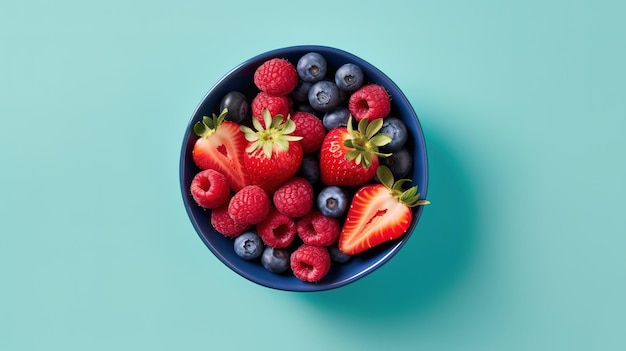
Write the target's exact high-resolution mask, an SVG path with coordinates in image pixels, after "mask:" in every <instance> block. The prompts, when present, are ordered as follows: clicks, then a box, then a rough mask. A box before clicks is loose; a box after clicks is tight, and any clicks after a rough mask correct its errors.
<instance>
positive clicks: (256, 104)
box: [250, 91, 291, 127]
mask: <svg viewBox="0 0 626 351" xmlns="http://www.w3.org/2000/svg"><path fill="white" fill-rule="evenodd" d="M250 106H251V107H252V117H254V118H256V119H257V120H258V121H259V122H261V125H263V126H264V127H265V123H264V122H263V109H268V110H269V111H270V114H271V115H272V117H274V116H276V115H283V117H287V115H288V114H289V112H291V100H290V99H289V97H287V96H284V95H271V94H268V93H266V92H263V91H261V92H259V93H258V94H257V95H256V96H255V97H254V99H252V103H251V104H250Z"/></svg>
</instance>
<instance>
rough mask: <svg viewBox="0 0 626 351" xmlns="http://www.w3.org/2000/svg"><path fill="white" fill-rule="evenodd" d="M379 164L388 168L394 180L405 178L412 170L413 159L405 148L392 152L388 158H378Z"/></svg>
mask: <svg viewBox="0 0 626 351" xmlns="http://www.w3.org/2000/svg"><path fill="white" fill-rule="evenodd" d="M379 160H380V164H381V165H385V166H387V167H389V170H391V173H392V174H393V177H394V179H400V178H404V177H406V176H407V175H408V174H409V172H411V168H413V157H411V153H409V151H408V150H407V149H406V148H402V149H400V150H397V151H394V152H393V153H392V154H391V156H389V157H381V158H379Z"/></svg>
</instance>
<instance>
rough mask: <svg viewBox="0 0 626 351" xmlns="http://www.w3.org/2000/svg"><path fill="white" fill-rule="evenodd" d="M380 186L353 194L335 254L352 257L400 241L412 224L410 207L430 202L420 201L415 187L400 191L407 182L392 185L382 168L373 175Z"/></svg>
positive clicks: (367, 187)
mask: <svg viewBox="0 0 626 351" xmlns="http://www.w3.org/2000/svg"><path fill="white" fill-rule="evenodd" d="M377 176H378V179H379V180H380V181H381V182H382V184H379V183H377V184H368V185H365V186H363V187H361V188H360V189H359V190H357V192H356V194H355V195H354V197H353V198H352V204H351V205H350V209H349V210H348V215H347V217H346V221H345V223H344V226H343V228H342V230H341V233H340V234H339V244H338V245H339V250H341V251H342V252H343V253H345V254H348V255H355V254H358V253H360V252H363V251H365V250H367V249H369V248H372V247H374V246H377V245H380V244H382V243H384V242H387V241H390V240H395V239H397V238H399V237H401V236H402V235H403V234H404V233H406V231H407V230H408V228H409V226H410V225H411V221H412V220H413V212H412V211H411V207H414V206H419V205H426V204H429V203H430V202H429V201H427V200H420V194H419V193H418V192H417V186H414V187H411V188H409V189H408V190H403V189H402V185H403V184H404V183H406V182H409V181H410V180H409V179H400V180H399V181H397V182H395V183H394V180H393V175H392V174H391V171H390V170H389V168H387V167H386V166H380V167H379V168H378V172H377Z"/></svg>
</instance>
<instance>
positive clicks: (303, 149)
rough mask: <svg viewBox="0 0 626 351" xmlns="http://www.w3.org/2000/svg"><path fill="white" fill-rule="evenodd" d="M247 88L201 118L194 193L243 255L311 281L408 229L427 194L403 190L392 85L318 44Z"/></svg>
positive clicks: (405, 159)
mask: <svg viewBox="0 0 626 351" xmlns="http://www.w3.org/2000/svg"><path fill="white" fill-rule="evenodd" d="M250 84H251V85H254V87H255V88H256V95H254V96H246V95H244V94H243V93H242V92H239V91H231V92H229V93H227V94H225V95H224V96H223V98H222V99H221V102H220V111H221V113H220V114H219V115H216V114H213V116H211V117H210V116H205V117H203V119H202V120H201V121H198V122H197V123H196V124H195V125H194V128H193V130H194V133H195V134H196V135H197V136H198V139H197V140H196V142H195V144H194V148H193V151H192V158H193V160H194V162H195V164H196V165H197V166H198V168H199V171H198V173H197V174H196V176H195V177H194V179H193V181H192V183H191V187H190V189H189V191H190V193H191V195H192V197H193V199H194V200H195V202H196V203H197V205H198V206H200V207H202V208H205V209H208V210H210V214H209V212H208V215H207V220H210V222H211V225H212V226H213V228H214V229H215V230H216V231H217V232H218V233H220V234H222V235H224V236H226V237H229V238H232V239H233V250H234V252H235V253H236V254H237V255H238V256H240V257H241V259H243V260H248V261H256V262H258V263H259V264H261V265H262V266H263V267H265V268H266V269H267V270H268V271H270V272H273V273H276V274H288V273H287V272H290V273H289V274H293V275H294V276H295V277H297V278H298V279H300V280H302V281H305V282H312V283H314V282H317V281H319V280H321V279H322V278H324V276H326V274H328V272H329V271H330V270H331V269H332V266H333V265H334V264H343V263H346V262H348V261H349V260H350V259H351V258H352V256H354V255H358V254H360V253H361V252H363V251H366V250H368V249H370V248H372V247H374V246H377V245H380V244H382V243H384V242H388V241H391V240H395V239H397V238H399V237H401V236H402V235H403V234H404V233H405V232H406V231H407V230H408V228H409V226H410V224H411V221H412V219H413V217H412V214H413V212H412V210H411V207H414V206H420V205H425V204H428V201H426V200H421V199H420V194H419V193H418V192H417V187H416V186H413V187H409V188H408V189H404V186H405V185H406V184H407V183H409V182H410V180H409V179H404V177H406V176H407V175H408V174H409V173H410V172H411V170H412V168H413V159H412V157H411V155H410V153H409V151H408V149H407V143H408V141H409V139H410V135H409V134H408V131H407V128H406V125H405V124H404V122H403V121H402V119H400V118H398V117H397V116H392V115H390V113H391V98H390V96H389V94H388V92H387V90H386V89H385V87H383V86H381V85H378V84H375V83H371V82H368V80H367V77H366V76H365V75H364V73H363V70H362V69H361V67H359V66H358V65H356V64H354V63H346V64H344V65H341V66H340V67H338V68H337V69H336V70H334V71H333V70H332V69H331V67H329V65H328V63H327V61H326V59H325V57H324V56H323V55H321V54H319V53H317V52H310V53H307V54H305V55H303V56H302V57H300V59H299V60H298V61H297V62H295V63H292V62H289V61H288V60H286V59H282V58H273V59H270V60H267V61H265V62H263V63H262V64H261V65H260V66H259V67H257V68H256V71H255V73H254V77H253V79H251V82H250ZM394 179H399V180H397V181H394Z"/></svg>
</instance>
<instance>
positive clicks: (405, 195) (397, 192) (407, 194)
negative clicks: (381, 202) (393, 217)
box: [376, 166, 430, 207]
mask: <svg viewBox="0 0 626 351" xmlns="http://www.w3.org/2000/svg"><path fill="white" fill-rule="evenodd" d="M376 177H378V180H380V182H381V183H382V184H383V185H384V186H385V187H386V188H387V189H389V194H391V196H393V197H395V198H396V199H398V201H400V202H401V203H403V204H405V205H407V206H409V207H415V206H421V205H428V204H430V201H428V200H420V196H421V194H420V193H418V192H417V185H415V186H412V187H410V188H409V189H407V190H404V189H403V185H404V184H405V183H408V182H411V180H410V179H400V180H398V181H394V179H393V173H391V170H390V169H389V168H388V167H387V166H378V169H377V170H376Z"/></svg>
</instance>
